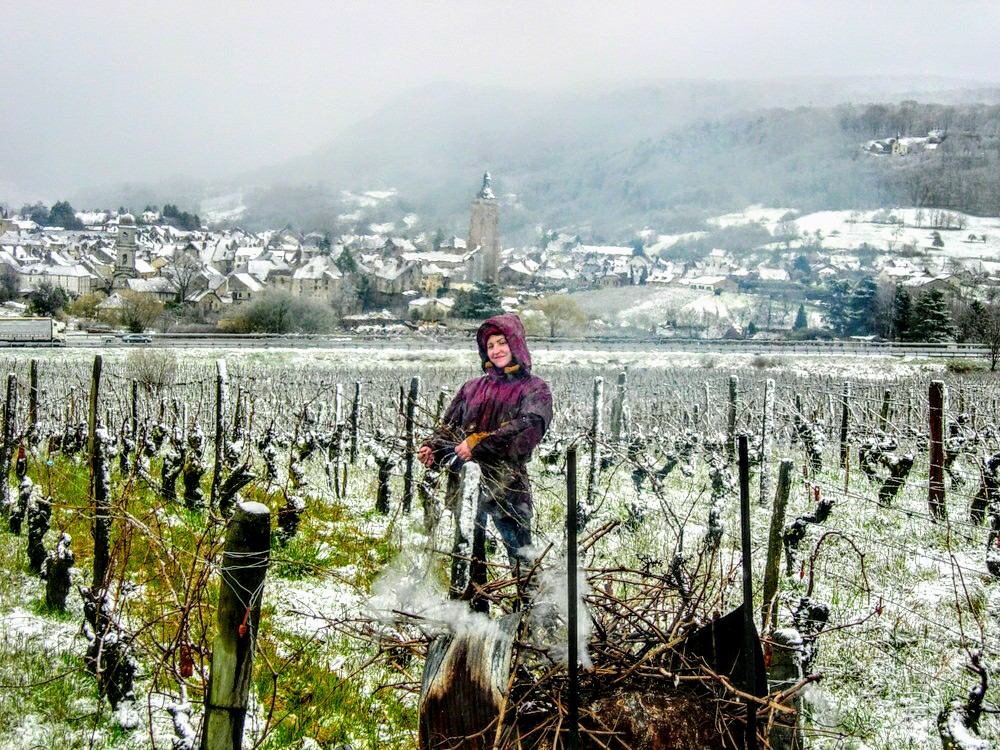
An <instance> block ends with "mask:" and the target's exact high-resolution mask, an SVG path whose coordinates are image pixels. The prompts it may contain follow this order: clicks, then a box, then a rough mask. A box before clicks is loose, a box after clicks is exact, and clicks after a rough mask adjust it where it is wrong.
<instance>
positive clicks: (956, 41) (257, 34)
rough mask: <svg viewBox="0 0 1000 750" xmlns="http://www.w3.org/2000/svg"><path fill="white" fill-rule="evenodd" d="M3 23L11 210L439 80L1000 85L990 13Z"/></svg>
mask: <svg viewBox="0 0 1000 750" xmlns="http://www.w3.org/2000/svg"><path fill="white" fill-rule="evenodd" d="M0 7H2V8H3V17H4V27H5V30H6V33H5V35H4V39H5V43H4V50H3V53H2V56H0V71H2V73H3V83H4V85H3V92H4V93H3V117H0V164H2V165H3V168H2V170H0V201H6V202H7V203H9V204H12V205H13V204H17V203H18V202H20V201H24V200H34V199H41V200H43V201H46V202H51V201H53V200H56V199H58V198H61V197H64V196H66V195H67V194H69V193H70V192H71V191H73V190H75V189H78V188H81V187H84V186H90V185H101V184H108V183H113V182H143V181H153V180H162V179H165V178H170V177H175V176H190V177H193V178H197V179H220V178H225V177H228V176H232V175H234V174H239V173H242V172H245V171H250V170H253V169H255V168H258V167H262V166H266V165H269V164H273V163H276V162H281V161H283V160H287V159H290V158H293V157H297V156H302V155H304V154H307V153H309V152H310V151H311V150H313V149H315V148H317V147H318V146H320V145H321V144H323V143H325V142H327V141H329V140H331V139H333V138H335V137H336V136H337V134H338V133H339V132H341V131H343V130H344V129H345V128H348V127H349V126H351V125H352V124H354V123H356V122H358V121H359V120H362V119H364V118H366V117H370V116H371V115H372V114H373V113H375V112H377V111H378V110H379V108H380V107H382V106H384V105H385V104H386V103H388V102H389V101H391V100H392V99H393V98H394V97H397V96H399V95H401V94H404V93H407V92H410V91H412V90H413V89H414V88H417V87H420V86H424V85H428V84H432V83H437V82H459V83H473V84H479V85H499V86H505V87H510V88H513V89H531V90H535V91H538V90H542V91H547V90H556V89H565V88H566V87H577V88H579V87H595V86H606V85H615V84H622V83H630V84H631V83H642V82H651V81H660V80H665V79H721V80H742V79H770V78H779V77H784V78H787V77H801V76H849V75H918V76H944V77H947V78H950V79H955V80H956V81H961V82H963V83H965V84H969V85H971V84H974V83H982V84H988V83H991V82H995V81H996V80H997V78H998V74H997V73H996V71H997V70H1000V65H998V63H1000V47H998V46H997V45H996V43H995V40H996V38H997V35H998V32H1000V5H998V4H997V3H995V2H993V1H987V0H973V1H970V2H961V1H958V2H954V3H950V4H941V3H938V2H925V1H923V0H915V1H913V2H902V3H895V4H889V5H884V6H881V7H880V6H877V5H876V6H873V5H871V4H870V3H867V2H860V1H856V0H845V1H843V2H840V3H836V4H834V3H820V2H811V1H804V0H773V1H770V2H754V3H747V2H740V3H736V2H702V3H687V4H680V3H663V2H660V1H659V0H656V1H650V2H620V3H615V4H612V3H607V2H606V0H599V1H592V0H582V1H581V0H576V1H574V2H569V1H563V0H560V1H558V2H553V1H546V2H542V3H539V2H537V0H534V1H530V2H521V1H520V0H515V1H513V2H505V3H496V2H471V1H470V0H435V1H431V0H424V1H419V0H393V1H392V2H360V1H359V2H292V3H288V2H282V3H279V2H271V0H263V1H260V2H254V3H241V2H216V1H215V0H203V1H202V2H198V3H195V2H189V1H187V0H182V1H180V2H173V3H159V4H155V5H154V4H147V3H136V4H125V3H120V2H88V3H81V2H46V1H45V0H43V1H42V2H37V3H17V2H14V0H3V6H0ZM469 106H470V107H474V106H475V102H470V103H469ZM511 116H512V117H516V113H511ZM405 126H406V124H405V123H399V127H401V128H404V127H405Z"/></svg>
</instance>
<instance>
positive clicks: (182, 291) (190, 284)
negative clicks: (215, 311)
mask: <svg viewBox="0 0 1000 750" xmlns="http://www.w3.org/2000/svg"><path fill="white" fill-rule="evenodd" d="M201 272H202V265H201V261H200V260H199V259H198V256H197V255H195V254H194V253H190V252H188V251H187V250H186V249H181V248H177V249H175V250H174V254H173V257H172V258H171V259H170V262H169V263H168V264H167V267H166V268H165V269H164V274H163V275H164V276H166V277H168V278H169V279H170V280H171V281H172V282H173V283H174V287H176V289H177V301H178V302H180V303H183V302H185V301H186V300H187V298H188V295H189V294H190V293H191V292H193V291H195V285H196V283H197V280H198V278H199V277H200V276H201Z"/></svg>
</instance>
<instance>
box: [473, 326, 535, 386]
mask: <svg viewBox="0 0 1000 750" xmlns="http://www.w3.org/2000/svg"><path fill="white" fill-rule="evenodd" d="M494 328H499V329H500V332H501V333H502V334H503V335H504V337H505V338H506V339H507V346H509V347H510V353H511V356H513V357H514V361H515V362H516V363H517V364H519V365H521V370H522V371H523V372H524V373H525V374H527V373H530V372H531V354H530V353H529V352H528V345H527V343H525V340H524V326H523V325H522V324H521V319H520V318H519V317H517V316H516V315H514V314H513V313H508V314H506V315H497V316H495V317H492V318H490V319H489V320H487V321H485V322H484V323H483V324H482V325H481V326H479V330H478V331H476V343H477V344H478V345H479V360H480V361H481V362H482V364H483V370H485V371H487V372H489V371H491V369H492V367H491V366H489V367H488V366H487V365H488V364H489V361H490V358H489V357H487V356H486V339H487V338H488V337H489V333H490V331H491V330H492V329H494Z"/></svg>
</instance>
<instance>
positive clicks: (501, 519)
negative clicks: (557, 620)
mask: <svg viewBox="0 0 1000 750" xmlns="http://www.w3.org/2000/svg"><path fill="white" fill-rule="evenodd" d="M476 343H477V344H478V346H479V358H480V360H481V362H482V368H483V372H484V373H485V374H484V375H482V376H480V377H478V378H474V379H472V380H470V381H468V382H467V383H465V385H463V386H462V387H461V388H460V389H459V391H458V393H457V394H456V395H455V397H454V399H452V402H451V404H450V405H449V406H448V408H447V409H446V410H445V413H444V415H443V417H442V418H441V421H440V423H439V424H438V426H437V427H436V428H435V430H434V432H433V434H432V435H431V436H430V437H429V438H428V439H427V440H426V441H425V442H424V444H423V445H421V447H420V449H419V450H418V451H417V458H418V460H419V461H420V462H421V463H422V464H423V465H424V466H426V467H427V468H434V467H447V468H450V469H452V470H456V469H457V468H459V466H460V465H461V463H463V462H466V461H475V462H476V463H478V464H479V467H480V470H481V475H482V479H481V481H480V489H479V504H478V508H477V512H476V525H477V530H482V529H485V525H486V519H487V517H490V518H492V519H493V525H494V526H495V527H496V529H497V531H498V532H499V533H500V537H501V538H502V539H503V543H504V546H505V547H506V549H507V557H508V560H509V562H510V565H511V567H512V568H515V567H516V565H517V564H518V562H520V563H521V564H522V566H523V564H524V563H527V564H528V565H530V564H531V563H532V562H533V560H532V557H531V554H530V552H529V549H530V546H531V517H532V514H533V509H532V498H531V486H530V484H529V482H528V471H527V464H528V461H529V460H530V458H531V452H532V450H533V449H534V447H535V446H536V445H538V442H539V441H540V440H541V439H542V436H543V435H544V434H545V431H546V430H547V429H548V427H549V423H550V422H551V421H552V394H551V392H550V391H549V386H548V385H547V384H546V382H545V381H544V380H542V379H541V378H540V377H538V376H537V375H534V374H532V372H531V354H530V353H529V352H528V346H527V343H526V342H525V336H524V326H523V325H522V324H521V319H520V318H519V317H517V315H512V314H506V315H498V316H496V317H493V318H490V319H489V320H487V321H486V322H484V323H483V324H482V325H481V326H480V327H479V330H478V331H477V332H476Z"/></svg>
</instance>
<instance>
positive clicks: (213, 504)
mask: <svg viewBox="0 0 1000 750" xmlns="http://www.w3.org/2000/svg"><path fill="white" fill-rule="evenodd" d="M228 380H229V376H228V374H227V372H226V360H224V359H217V360H215V466H214V467H213V468H212V488H211V490H209V495H208V505H209V507H210V508H211V509H212V510H215V509H216V508H218V507H219V486H220V485H221V484H222V469H223V465H224V464H225V461H226V451H225V448H226V425H225V420H226V407H227V405H228V404H227V401H228V398H229V391H228Z"/></svg>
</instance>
